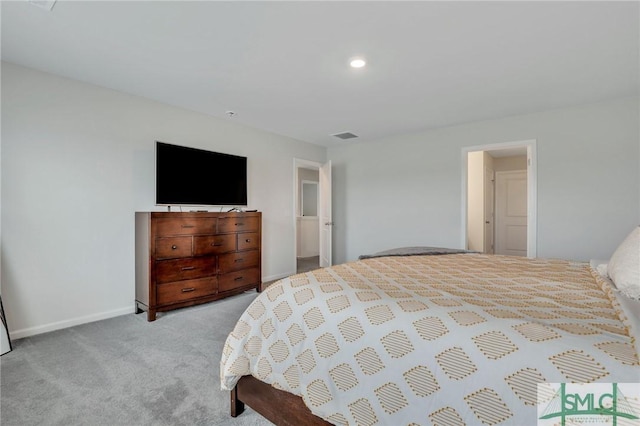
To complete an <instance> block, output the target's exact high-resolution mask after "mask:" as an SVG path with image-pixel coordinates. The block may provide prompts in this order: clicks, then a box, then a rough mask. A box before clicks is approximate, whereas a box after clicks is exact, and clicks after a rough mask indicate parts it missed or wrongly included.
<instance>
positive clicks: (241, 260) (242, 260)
mask: <svg viewBox="0 0 640 426" xmlns="http://www.w3.org/2000/svg"><path fill="white" fill-rule="evenodd" d="M234 262H244V259H236V260H234Z"/></svg>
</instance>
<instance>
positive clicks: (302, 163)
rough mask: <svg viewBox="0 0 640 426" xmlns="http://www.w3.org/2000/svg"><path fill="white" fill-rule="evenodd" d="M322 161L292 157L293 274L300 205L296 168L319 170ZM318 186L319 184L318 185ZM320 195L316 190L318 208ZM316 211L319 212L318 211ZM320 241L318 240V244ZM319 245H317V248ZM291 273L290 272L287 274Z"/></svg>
mask: <svg viewBox="0 0 640 426" xmlns="http://www.w3.org/2000/svg"><path fill="white" fill-rule="evenodd" d="M322 164H323V163H320V162H317V161H311V160H304V159H302V158H294V159H293V214H292V216H293V274H295V273H297V271H298V262H297V261H298V207H302V206H301V204H300V201H301V200H300V199H299V197H298V195H299V193H300V190H299V188H298V169H313V170H318V171H319V170H320V167H322ZM318 188H319V185H318ZM320 197H321V194H320V191H319V190H318V209H319V208H320V200H319V198H320ZM318 213H320V212H319V211H318ZM318 223H320V217H319V216H318ZM319 245H320V242H319V241H318V246H319ZM319 249H320V247H318V250H319ZM289 275H292V274H289Z"/></svg>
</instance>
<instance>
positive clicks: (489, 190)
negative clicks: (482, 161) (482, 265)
mask: <svg viewBox="0 0 640 426" xmlns="http://www.w3.org/2000/svg"><path fill="white" fill-rule="evenodd" d="M493 185H494V172H493V170H491V169H489V168H485V169H484V253H487V254H493V250H494V247H493V226H494V225H493V224H494V219H493V217H494V205H495V203H494V189H493Z"/></svg>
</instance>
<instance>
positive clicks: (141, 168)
mask: <svg viewBox="0 0 640 426" xmlns="http://www.w3.org/2000/svg"><path fill="white" fill-rule="evenodd" d="M156 140H160V141H164V142H170V143H176V144H181V145H188V146H192V147H196V148H203V149H210V150H214V151H219V152H225V153H230V154H236V155H243V156H247V157H248V185H249V188H248V189H249V208H254V209H258V210H260V211H262V212H263V228H262V229H263V262H262V265H263V271H262V275H263V279H264V280H268V279H273V278H276V277H281V276H284V275H288V274H290V273H294V272H295V271H294V270H292V269H291V268H292V267H294V265H293V262H292V259H293V258H294V256H295V247H294V235H293V233H294V227H293V223H294V222H293V217H292V211H291V206H292V204H293V188H294V184H295V182H294V181H293V178H292V176H293V161H292V159H293V158H294V157H297V158H305V159H308V160H312V161H318V162H323V161H325V157H326V149H325V148H323V147H320V146H315V145H312V144H307V143H303V142H299V141H296V140H293V139H289V138H286V137H282V136H277V135H274V134H270V133H266V132H262V131H258V130H254V129H251V128H248V127H243V126H241V125H238V124H236V123H234V122H231V121H227V120H220V119H216V118H213V117H210V116H206V115H203V114H198V113H195V112H191V111H187V110H183V109H179V108H174V107H170V106H167V105H163V104H160V103H157V102H153V101H149V100H146V99H143V98H139V97H135V96H130V95H126V94H123V93H119V92H115V91H112V90H107V89H104V88H100V87H97V86H92V85H89V84H84V83H80V82H77V81H73V80H69V79H64V78H59V77H56V76H53V75H49V74H44V73H41V72H37V71H33V70H30V69H27V68H23V67H19V66H16V65H12V64H8V63H2V144H3V146H2V151H3V152H2V178H1V182H2V191H1V194H2V204H1V206H2V223H1V227H2V235H1V237H2V243H1V244H2V281H1V283H2V298H3V301H4V306H5V311H6V314H7V319H8V322H9V326H10V329H11V331H12V334H11V335H12V337H13V338H18V337H23V336H27V335H30V334H36V333H40V332H45V331H49V330H53V329H57V328H62V327H66V326H71V325H74V324H77V323H82V322H87V321H91V320H97V319H101V318H106V317H110V316H115V315H120V314H125V313H128V312H133V303H134V212H135V211H149V210H164V209H165V208H163V207H155V206H154V203H155V192H154V161H155V160H154V141H156Z"/></svg>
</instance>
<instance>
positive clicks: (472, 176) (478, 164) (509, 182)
mask: <svg viewBox="0 0 640 426" xmlns="http://www.w3.org/2000/svg"><path fill="white" fill-rule="evenodd" d="M463 187H464V191H463V239H464V240H463V247H466V248H468V249H470V250H475V251H479V252H482V253H487V254H502V255H511V256H528V257H535V256H536V226H535V224H536V217H535V216H536V208H535V207H536V202H535V199H536V174H535V141H525V142H513V143H507V144H494V145H485V146H479V147H470V148H465V149H463Z"/></svg>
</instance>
